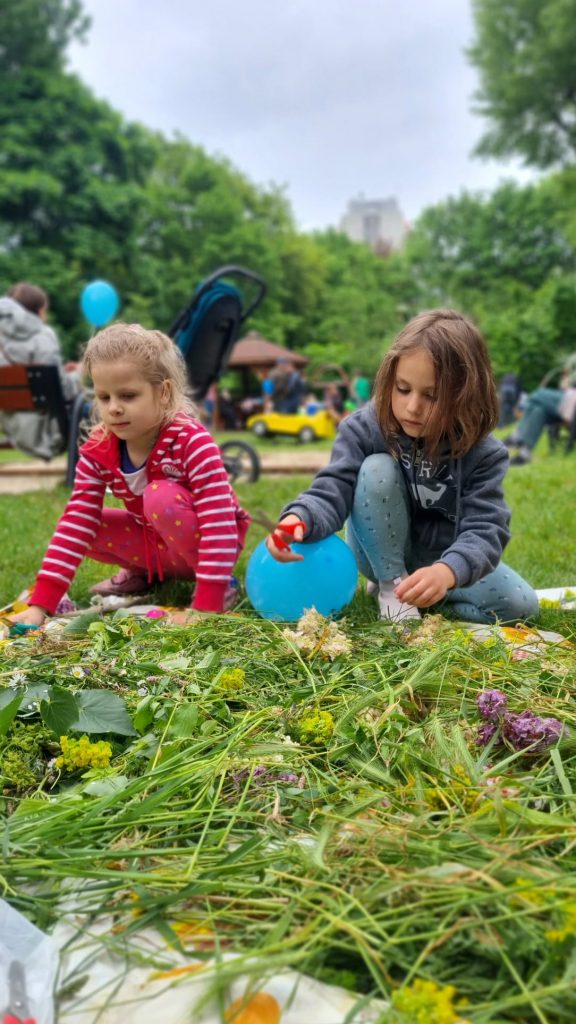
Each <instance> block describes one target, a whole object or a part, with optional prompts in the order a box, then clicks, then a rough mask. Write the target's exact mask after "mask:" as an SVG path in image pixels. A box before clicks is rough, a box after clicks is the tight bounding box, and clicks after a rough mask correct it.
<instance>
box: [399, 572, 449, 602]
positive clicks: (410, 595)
mask: <svg viewBox="0 0 576 1024" xmlns="http://www.w3.org/2000/svg"><path fill="white" fill-rule="evenodd" d="M455 585H456V577H455V575H454V573H453V572H452V569H451V568H450V566H448V565H446V563H445V562H435V563H434V565H425V566H424V567H423V568H422V569H417V570H416V572H413V573H412V574H411V575H410V576H407V577H406V579H405V580H402V582H401V583H399V584H398V586H397V587H396V589H395V590H394V593H395V595H396V597H397V598H398V600H399V601H404V603H405V604H413V605H414V607H415V608H429V607H430V605H431V604H436V602H437V601H441V600H442V598H443V597H446V594H447V593H448V591H449V590H451V589H452V587H454V586H455Z"/></svg>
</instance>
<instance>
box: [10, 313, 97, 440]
mask: <svg viewBox="0 0 576 1024" xmlns="http://www.w3.org/2000/svg"><path fill="white" fill-rule="evenodd" d="M11 363H20V364H24V365H25V366H28V365H29V364H30V363H42V364H44V365H48V366H57V367H58V371H59V375H60V382H61V384H62V391H63V394H64V398H65V399H66V400H67V401H71V400H72V399H73V398H74V397H75V395H77V394H78V392H79V391H80V377H79V374H78V372H77V371H72V372H71V373H67V372H66V371H65V370H64V367H63V365H62V356H61V354H60V345H59V343H58V338H57V337H56V335H55V333H54V331H53V330H52V328H51V327H48V325H47V324H45V323H44V321H43V320H41V319H40V317H38V316H36V315H35V314H34V313H30V312H29V311H28V310H27V309H24V307H23V306H21V305H20V303H19V302H16V301H15V299H11V298H9V297H8V296H5V297H4V298H0V366H7V365H10V364H11ZM0 426H1V427H2V429H3V430H4V431H5V432H6V434H7V435H8V437H9V439H10V442H11V443H12V444H13V445H14V447H15V448H20V449H21V450H22V451H24V452H28V453H29V454H30V455H37V456H38V457H39V458H42V459H51V458H52V456H53V455H57V454H58V452H59V451H61V449H62V442H63V439H62V437H61V434H60V429H59V427H58V423H57V422H56V420H55V419H51V418H50V417H49V416H48V415H47V414H45V413H38V412H12V413H8V412H6V413H1V414H0Z"/></svg>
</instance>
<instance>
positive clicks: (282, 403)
mask: <svg viewBox="0 0 576 1024" xmlns="http://www.w3.org/2000/svg"><path fill="white" fill-rule="evenodd" d="M270 379H271V380H272V381H273V383H274V391H273V393H272V400H273V404H274V412H283V413H297V412H298V409H299V408H300V405H301V403H302V398H303V397H304V393H305V386H304V381H303V380H302V377H301V376H300V374H299V372H298V370H297V369H296V367H295V365H294V363H293V362H292V361H291V360H290V359H287V358H285V357H282V358H281V359H279V360H278V362H277V363H276V366H275V368H274V369H273V370H272V372H271V374H270Z"/></svg>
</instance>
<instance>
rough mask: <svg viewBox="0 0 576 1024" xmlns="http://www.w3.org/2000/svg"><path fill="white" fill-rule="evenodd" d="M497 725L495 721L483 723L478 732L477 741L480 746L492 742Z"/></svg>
mask: <svg viewBox="0 0 576 1024" xmlns="http://www.w3.org/2000/svg"><path fill="white" fill-rule="evenodd" d="M496 729H497V726H496V725H495V724H494V722H485V723H484V725H481V726H480V728H479V729H478V732H477V733H476V743H477V745H478V746H479V747H486V746H488V744H489V743H490V740H491V739H492V737H493V735H494V733H495V732H496Z"/></svg>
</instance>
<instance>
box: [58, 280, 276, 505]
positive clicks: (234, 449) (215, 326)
mask: <svg viewBox="0 0 576 1024" xmlns="http://www.w3.org/2000/svg"><path fill="white" fill-rule="evenodd" d="M236 280H238V284H236V283H234V282H235V281H236ZM265 294H266V284H265V282H264V281H263V280H262V278H261V277H259V276H258V274H254V273H252V271H250V270H246V269H245V268H244V267H239V266H235V265H233V264H230V265H226V266H223V267H219V268H218V269H217V270H215V271H214V273H213V274H210V276H209V277H207V278H206V279H205V280H204V281H202V282H201V283H200V284H199V285H198V287H197V288H196V290H195V292H194V294H193V295H192V298H191V299H190V302H189V303H188V305H187V306H185V307H184V309H183V310H182V311H181V312H180V313H179V314H178V316H177V317H176V319H175V320H174V322H173V323H172V325H171V327H170V329H169V330H168V332H167V333H168V334H169V336H170V337H171V338H172V339H173V340H174V343H175V344H176V345H177V347H178V348H179V349H180V351H181V353H182V355H183V357H184V360H185V362H186V367H187V371H188V380H189V382H190V392H191V397H192V398H193V399H194V401H196V402H201V401H202V400H203V399H204V397H205V396H206V393H207V391H208V389H209V387H210V386H211V385H212V384H214V383H215V382H216V381H218V380H219V379H220V377H221V376H222V374H223V372H224V371H225V369H226V366H227V363H228V359H229V358H230V353H231V351H232V349H233V347H234V345H235V343H236V341H237V340H238V334H239V332H240V328H241V327H242V324H243V323H244V322H245V321H246V319H247V318H248V317H249V316H250V314H251V313H253V312H254V310H255V309H256V308H257V307H258V306H259V305H260V303H261V302H262V299H263V298H264V295H265ZM91 408H92V401H91V398H90V397H89V396H88V395H87V394H86V393H84V394H83V395H79V396H78V398H77V399H76V401H75V403H74V406H73V409H72V412H71V421H70V431H69V447H68V468H67V473H66V482H67V484H68V486H69V487H72V484H73V482H74V471H75V469H76V463H77V461H78V447H79V444H80V443H81V442H82V440H83V439H84V436H85V434H86V430H87V424H88V421H89V418H90V412H91ZM220 450H221V452H222V459H223V462H224V466H225V468H226V471H227V473H228V476H229V477H230V480H231V481H232V482H234V481H236V480H244V481H246V482H250V483H254V482H255V481H256V480H257V479H258V477H259V475H260V459H259V457H258V453H257V452H256V450H255V449H254V448H252V446H251V445H249V444H246V442H245V441H225V442H224V444H223V445H221V449H220Z"/></svg>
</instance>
